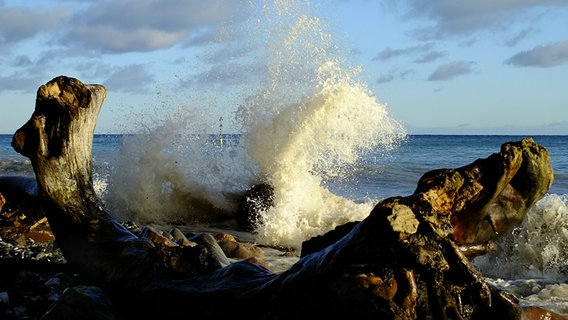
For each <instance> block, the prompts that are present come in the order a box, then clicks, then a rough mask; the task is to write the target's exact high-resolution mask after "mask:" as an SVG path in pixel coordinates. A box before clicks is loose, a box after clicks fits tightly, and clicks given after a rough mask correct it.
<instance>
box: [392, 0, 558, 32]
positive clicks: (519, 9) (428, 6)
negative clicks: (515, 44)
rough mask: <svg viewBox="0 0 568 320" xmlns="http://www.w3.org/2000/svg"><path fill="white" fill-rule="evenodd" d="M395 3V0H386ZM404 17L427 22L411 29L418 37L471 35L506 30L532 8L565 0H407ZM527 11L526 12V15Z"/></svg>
mask: <svg viewBox="0 0 568 320" xmlns="http://www.w3.org/2000/svg"><path fill="white" fill-rule="evenodd" d="M386 1H387V3H389V4H391V6H395V7H396V6H397V5H396V3H397V2H396V1H395V0H386ZM404 3H405V4H406V6H407V7H406V8H405V9H403V10H405V14H404V17H405V18H407V19H416V18H425V19H427V20H428V21H430V22H432V23H433V24H430V25H429V26H426V27H422V28H418V29H416V30H415V31H414V34H415V36H416V37H417V38H419V39H421V40H431V39H445V38H449V37H461V36H464V35H471V34H473V33H476V32H478V31H481V30H493V31H495V30H501V31H504V30H507V29H508V28H509V27H510V26H511V25H512V24H513V23H514V22H516V21H518V20H520V19H524V20H526V19H528V17H532V18H534V16H531V15H530V14H529V12H530V10H532V9H540V10H542V9H544V8H568V2H567V1H565V0H538V1H537V0H476V1H470V0H438V1H431V0H407V1H405V2H404ZM527 15H528V16H527Z"/></svg>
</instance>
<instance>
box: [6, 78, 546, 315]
mask: <svg viewBox="0 0 568 320" xmlns="http://www.w3.org/2000/svg"><path fill="white" fill-rule="evenodd" d="M104 97H105V89H104V88H103V87H102V86H100V85H84V84H82V83H81V82H80V81H79V80H76V79H72V78H67V77H58V78H55V79H53V80H52V81H50V82H49V83H47V84H46V85H44V86H42V87H40V89H39V90H38V97H37V103H36V109H35V112H34V113H33V115H32V118H31V119H30V120H29V121H28V122H27V123H26V124H25V125H24V126H23V127H22V128H21V129H19V130H18V131H17V132H16V134H15V135H14V140H13V146H14V148H15V149H16V150H17V151H18V152H20V153H22V154H23V155H25V156H27V157H29V158H30V159H31V161H32V163H33V167H34V171H35V174H36V178H37V181H38V186H39V192H40V195H41V198H42V201H43V206H44V208H45V211H46V215H47V218H48V220H49V223H50V226H51V227H52V229H53V231H54V234H55V236H56V239H57V242H58V243H59V245H60V247H61V249H62V251H63V253H64V254H65V257H66V259H67V261H68V263H69V264H70V265H72V266H74V267H76V268H77V270H78V271H79V272H80V273H81V274H82V275H84V276H85V277H86V278H87V279H89V280H90V281H92V283H94V284H95V285H97V286H99V287H100V288H102V289H103V290H104V293H105V294H107V295H109V296H110V297H111V301H112V304H113V305H114V310H115V313H116V315H117V317H118V318H124V319H128V318H139V317H141V316H144V317H148V316H160V317H161V318H165V317H169V316H180V315H184V316H192V317H196V318H201V317H206V318H208V319H211V318H215V319H217V318H219V319H220V318H237V317H254V318H259V319H291V318H298V317H304V318H316V317H317V318H327V317H333V318H349V319H354V318H356V319H371V318H373V319H376V318H379V319H486V318H489V317H491V318H495V317H497V316H501V318H503V319H505V318H506V319H521V318H522V317H523V314H525V316H526V315H527V313H526V312H525V313H524V311H523V309H522V308H520V307H519V305H518V302H517V301H515V298H514V297H513V296H512V295H510V294H508V293H507V292H504V291H499V290H496V289H494V288H492V287H490V286H489V285H488V284H487V283H485V281H484V280H483V277H482V275H481V274H480V273H479V272H478V271H477V270H476V269H475V268H474V267H473V266H472V265H471V264H470V263H469V261H468V259H467V258H466V257H465V256H464V255H463V253H462V251H460V249H459V247H458V243H462V244H466V245H472V246H473V245H476V244H479V243H484V242H487V241H490V240H492V239H494V238H495V234H496V232H502V231H504V230H506V229H507V228H508V227H509V226H510V225H511V224H512V223H514V222H516V221H518V220H520V219H522V216H523V215H524V212H526V210H527V209H528V207H530V206H531V205H532V204H533V203H534V202H535V201H536V200H538V198H539V197H541V196H542V192H543V191H545V190H547V188H548V187H550V183H551V182H552V177H551V172H552V171H551V169H550V163H549V159H548V154H547V152H546V150H545V149H544V148H542V147H540V146H538V145H536V144H535V143H534V141H532V139H525V140H523V141H521V142H519V143H511V144H506V145H504V147H503V150H502V152H501V153H500V154H499V155H497V156H492V157H493V158H495V159H493V158H491V157H490V158H491V159H490V160H487V161H488V162H487V163H485V162H483V161H481V162H482V163H483V165H475V166H474V167H472V169H471V170H465V171H464V170H459V169H458V170H457V171H455V172H454V171H446V172H445V173H444V174H442V173H443V172H434V173H432V174H430V175H425V177H423V179H422V181H421V183H420V184H419V187H418V188H417V191H416V192H415V193H414V194H413V195H411V196H409V197H404V198H403V197H394V198H389V199H385V200H383V201H381V202H380V203H379V204H377V206H376V207H375V208H374V210H372V212H370V214H369V216H368V217H367V218H366V219H364V220H363V221H361V222H356V223H352V224H349V225H347V226H346V227H343V228H340V229H341V231H340V234H339V235H338V234H337V232H335V235H334V236H333V241H326V240H325V239H331V237H326V236H324V237H323V238H320V239H319V240H322V239H323V241H318V242H317V244H315V245H312V246H311V247H310V249H307V247H309V244H310V243H311V242H310V241H308V242H306V249H305V252H302V257H301V258H300V260H299V261H298V262H297V263H296V264H295V265H293V266H292V267H291V268H290V269H289V270H287V271H285V272H282V273H280V274H274V273H272V272H271V271H270V270H268V269H266V268H265V267H263V266H261V265H258V264H253V263H250V262H248V261H240V262H236V263H232V264H230V265H228V266H225V267H221V266H219V265H218V264H216V263H215V261H214V260H215V259H212V258H211V255H210V254H208V252H207V250H205V251H199V252H197V255H196V252H188V251H187V250H185V249H180V248H177V247H175V246H173V247H171V248H174V249H164V248H162V247H159V246H157V245H155V244H154V243H152V242H151V241H149V240H148V239H146V238H140V237H138V236H136V235H134V234H132V233H131V232H129V231H128V230H127V229H125V228H124V227H123V226H122V225H121V224H120V223H119V222H118V221H117V220H116V219H115V218H114V217H113V216H112V215H111V214H110V213H108V212H107V211H106V210H105V208H104V207H103V205H102V204H101V202H100V200H99V199H98V198H97V196H96V194H95V192H94V191H93V186H92V177H91V146H92V135H93V132H94V128H95V123H96V118H97V116H98V112H99V110H100V108H101V105H102V102H103V100H104ZM500 161H502V164H501V165H499V162H500ZM494 164H498V167H497V168H495V167H494ZM440 176H447V177H449V180H445V179H446V178H444V179H442V181H446V182H443V183H440V182H436V181H438V179H439V178H438V177H440ZM460 176H462V177H460ZM463 176H467V179H464V178H463ZM487 181H489V183H487ZM526 181H529V182H530V183H528V184H527V183H526ZM440 185H443V186H444V188H440ZM448 185H449V186H448ZM446 186H447V187H446ZM479 186H482V188H480V187H479ZM488 186H490V187H488ZM442 189H443V191H442ZM466 189H467V190H468V191H467V192H464V190H466ZM333 233H334V232H331V233H330V234H333ZM472 234H473V236H471V235H472ZM456 241H457V242H456ZM188 254H189V255H191V256H193V257H195V256H197V257H198V259H197V260H196V261H195V263H194V264H192V260H191V259H185V260H184V258H183V257H184V256H187V255H188ZM172 256H173V257H172ZM178 258H179V259H178ZM180 260H181V261H185V262H187V263H188V264H189V265H188V266H185V267H183V268H177V267H179V265H177V266H176V265H175V262H173V261H180ZM88 288H89V290H88V291H89V292H95V295H96V296H100V294H101V292H100V291H99V290H96V289H93V288H92V287H88ZM533 311H534V309H531V312H533ZM81 312H85V311H84V310H82V311H81ZM536 314H537V316H542V315H549V316H552V313H549V312H547V311H545V310H541V309H539V311H538V312H537V313H536ZM531 315H532V316H533V317H536V316H535V315H534V314H531ZM48 318H49V317H48ZM523 319H525V318H523Z"/></svg>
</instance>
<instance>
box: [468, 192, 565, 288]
mask: <svg viewBox="0 0 568 320" xmlns="http://www.w3.org/2000/svg"><path fill="white" fill-rule="evenodd" d="M566 252H568V195H566V194H564V195H558V194H549V195H546V196H545V197H544V198H542V199H541V200H540V201H539V202H537V203H536V204H535V205H534V206H533V207H532V208H531V209H530V210H529V211H528V212H527V215H526V217H525V219H524V220H523V222H522V223H521V224H520V225H519V226H518V227H516V228H515V229H513V231H512V232H511V233H509V234H507V235H506V236H504V237H503V238H502V239H500V240H499V243H498V248H497V251H496V252H494V253H491V254H487V255H484V256H481V257H478V258H476V259H475V260H474V264H475V265H476V266H478V268H479V269H480V270H481V271H482V272H483V273H484V274H487V275H488V276H491V277H497V278H505V279H526V278H545V279H550V280H559V281H566V279H568V255H566Z"/></svg>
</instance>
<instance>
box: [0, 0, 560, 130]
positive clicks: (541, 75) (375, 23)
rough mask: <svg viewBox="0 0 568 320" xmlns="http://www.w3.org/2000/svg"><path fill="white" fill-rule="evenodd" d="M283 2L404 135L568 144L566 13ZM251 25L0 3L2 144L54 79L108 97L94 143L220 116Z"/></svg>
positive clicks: (148, 2) (244, 69)
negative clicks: (313, 23)
mask: <svg viewBox="0 0 568 320" xmlns="http://www.w3.org/2000/svg"><path fill="white" fill-rule="evenodd" d="M253 2H255V1H253ZM267 2H268V1H256V2H255V3H256V6H257V7H262V5H263V3H267ZM288 2H289V3H298V2H300V3H302V4H303V5H302V7H306V8H307V7H309V10H306V12H305V13H306V14H309V15H312V16H317V17H320V18H321V19H322V20H323V21H325V22H326V23H327V24H328V31H329V33H330V34H331V35H332V36H333V39H334V41H335V43H336V45H337V46H338V47H339V48H340V51H341V52H343V53H342V55H344V56H345V58H346V60H347V61H348V62H349V63H350V64H353V65H356V66H361V70H362V71H361V73H360V75H359V76H360V78H361V81H363V82H365V83H366V84H367V86H368V87H369V89H370V90H371V92H372V93H373V94H374V95H376V97H377V99H378V100H379V101H380V102H382V103H384V104H386V105H387V106H388V110H389V113H390V114H391V115H392V117H394V118H395V119H397V120H399V121H400V122H402V123H403V124H404V125H405V126H406V127H407V128H408V130H409V132H411V133H484V134H548V133H552V134H568V89H567V88H568V0H492V1H488V0H478V1H468V0H398V1H397V0H376V1H373V0H337V1H330V0H326V1H323V0H322V1H312V2H311V3H310V4H309V5H306V3H307V2H306V1H298V0H296V1H292V0H290V1H288ZM279 3H282V1H280V2H279ZM251 12H252V13H251ZM259 12H261V11H259V10H256V11H255V10H250V1H236V0H208V1H202V0H185V1H181V0H128V1H127V0H112V1H107V0H97V1H95V0H63V1H47V0H45V1H10V0H0V133H13V132H14V131H15V130H16V129H17V128H19V127H20V126H21V125H22V124H23V123H24V122H25V121H27V119H29V117H30V115H31V113H32V112H33V107H34V103H35V93H36V91H37V88H38V87H39V86H40V85H41V84H44V83H46V82H47V81H49V80H51V79H52V78H54V77H56V76H58V75H67V76H72V77H76V78H78V79H80V80H81V81H83V82H85V83H100V84H103V85H105V86H106V88H107V91H108V95H107V100H106V101H105V104H104V106H103V109H102V110H101V114H100V115H99V122H98V124H97V132H99V133H112V132H121V131H125V130H130V128H129V126H128V123H129V122H130V120H131V118H132V117H137V116H141V115H148V116H149V117H151V116H152V114H156V113H160V112H164V110H170V109H175V108H178V107H181V106H184V105H193V106H195V107H200V106H201V107H202V108H203V109H204V110H205V109H207V113H208V114H209V115H210V119H218V118H219V117H220V116H224V117H227V114H230V113H231V111H232V110H231V107H230V106H231V105H234V104H236V103H238V101H239V100H242V99H245V98H246V96H247V95H249V94H251V93H252V92H253V91H254V89H255V85H254V81H255V79H257V77H255V73H259V72H262V71H261V70H262V69H261V68H257V67H255V65H254V61H250V59H249V60H247V61H246V62H244V61H245V60H243V59H242V57H243V56H244V55H246V52H248V51H250V50H251V47H252V46H253V44H252V43H253V42H254V41H252V40H251V39H250V38H251V35H250V32H247V30H245V29H243V30H236V29H238V28H235V26H239V25H242V24H246V23H250V21H254V20H255V19H257V17H255V16H254V14H258V13H259ZM248 31H250V30H248ZM203 99H205V100H209V102H205V101H204V100H203ZM212 100H215V101H216V103H212V102H211V101H212ZM224 102H226V103H224ZM211 122H214V120H211ZM213 125H215V124H213ZM226 126H227V125H226ZM228 127H229V129H228V130H230V125H228Z"/></svg>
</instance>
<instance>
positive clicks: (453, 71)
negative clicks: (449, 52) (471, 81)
mask: <svg viewBox="0 0 568 320" xmlns="http://www.w3.org/2000/svg"><path fill="white" fill-rule="evenodd" d="M472 64H473V62H467V61H454V62H449V63H445V64H443V65H441V66H439V67H438V68H437V69H436V70H435V71H434V72H433V73H432V74H431V75H430V76H429V77H428V80H429V81H443V80H450V79H453V78H455V77H457V76H460V75H464V74H468V73H471V72H472V70H471V65H472Z"/></svg>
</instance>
